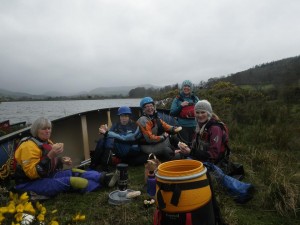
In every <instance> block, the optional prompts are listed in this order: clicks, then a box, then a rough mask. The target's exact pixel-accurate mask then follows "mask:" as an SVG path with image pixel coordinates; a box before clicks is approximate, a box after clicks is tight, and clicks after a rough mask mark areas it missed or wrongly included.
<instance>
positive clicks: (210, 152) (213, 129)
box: [191, 118, 228, 163]
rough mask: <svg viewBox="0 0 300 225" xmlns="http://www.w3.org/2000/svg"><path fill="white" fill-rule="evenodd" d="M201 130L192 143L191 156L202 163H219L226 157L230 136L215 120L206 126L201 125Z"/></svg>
mask: <svg viewBox="0 0 300 225" xmlns="http://www.w3.org/2000/svg"><path fill="white" fill-rule="evenodd" d="M203 126H204V128H203ZM199 128H200V131H198V132H197V133H196V137H195V139H194V140H193V143H192V148H191V156H192V157H194V158H195V159H198V160H200V161H209V162H213V163H217V162H218V161H220V159H221V158H222V157H224V153H225V149H226V147H227V143H228V135H227V134H226V132H225V130H224V129H222V126H221V125H220V122H218V121H216V120H215V119H213V118H212V119H210V120H209V121H208V122H207V123H205V124H201V123H199ZM201 128H203V129H201Z"/></svg>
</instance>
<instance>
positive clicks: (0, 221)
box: [0, 213, 5, 224]
mask: <svg viewBox="0 0 300 225" xmlns="http://www.w3.org/2000/svg"><path fill="white" fill-rule="evenodd" d="M4 219H5V217H4V216H3V215H2V213H0V224H1V223H2V221H3V220H4Z"/></svg>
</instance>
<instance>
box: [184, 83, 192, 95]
mask: <svg viewBox="0 0 300 225" xmlns="http://www.w3.org/2000/svg"><path fill="white" fill-rule="evenodd" d="M182 91H183V94H184V95H189V94H191V87H190V86H188V85H184V86H183V88H182Z"/></svg>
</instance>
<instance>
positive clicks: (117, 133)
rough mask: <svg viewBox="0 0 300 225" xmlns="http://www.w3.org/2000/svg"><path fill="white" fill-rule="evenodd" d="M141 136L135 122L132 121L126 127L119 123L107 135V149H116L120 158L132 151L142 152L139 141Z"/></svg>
mask: <svg viewBox="0 0 300 225" xmlns="http://www.w3.org/2000/svg"><path fill="white" fill-rule="evenodd" d="M141 136H142V134H141V132H140V130H139V127H138V125H137V124H136V123H135V122H134V121H132V120H130V121H129V122H128V124H126V125H122V124H121V123H120V122H117V123H115V124H113V126H112V127H111V129H110V130H109V131H108V132H107V133H106V134H105V137H106V142H105V148H107V149H114V150H115V152H116V154H117V155H118V156H120V157H123V156H125V155H126V154H128V153H129V152H130V151H140V148H139V146H138V140H139V139H140V138H141Z"/></svg>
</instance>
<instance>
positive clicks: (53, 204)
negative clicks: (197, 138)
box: [4, 166, 299, 225]
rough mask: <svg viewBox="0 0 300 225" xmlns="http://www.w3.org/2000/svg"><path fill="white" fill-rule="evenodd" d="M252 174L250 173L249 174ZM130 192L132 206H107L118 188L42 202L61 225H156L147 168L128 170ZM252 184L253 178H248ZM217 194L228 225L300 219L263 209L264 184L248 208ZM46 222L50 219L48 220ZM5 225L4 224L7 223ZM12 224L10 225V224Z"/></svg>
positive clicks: (275, 224)
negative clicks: (79, 218) (147, 202)
mask: <svg viewBox="0 0 300 225" xmlns="http://www.w3.org/2000/svg"><path fill="white" fill-rule="evenodd" d="M250 171H251V170H250ZM128 176H129V181H128V188H129V189H132V190H140V191H141V192H142V195H141V196H139V197H136V198H134V199H132V201H131V202H130V203H126V204H123V205H119V206H114V205H110V204H108V195H109V193H110V192H112V191H114V190H116V188H103V189H101V190H98V191H96V192H92V193H86V194H79V193H64V194H60V195H58V196H57V197H55V198H52V199H49V200H47V201H45V202H43V204H44V206H45V207H46V208H47V211H48V212H51V211H53V210H55V209H57V210H58V212H57V213H56V215H55V216H56V217H57V218H58V219H57V220H58V221H59V223H60V224H87V225H93V224H95V225H96V224H97V225H98V224H104V225H121V224H122V225H123V224H126V225H139V224H141V225H150V224H153V213H154V210H155V206H153V207H150V208H145V207H144V204H143V201H144V200H145V199H147V198H148V197H147V194H146V193H145V190H144V167H143V166H140V167H129V168H128ZM246 176H247V177H246V178H247V179H245V181H249V179H251V176H253V175H250V174H248V175H246ZM215 185H216V184H214V188H215V193H216V197H217V200H218V202H219V205H220V208H221V211H222V215H223V218H224V220H225V221H226V222H227V223H228V224H229V225H254V224H255V225H260V224H261V225H293V224H294V225H296V224H299V219H297V218H296V217H295V215H292V214H289V215H285V216H281V215H279V214H278V213H277V211H276V210H275V209H274V208H273V209H269V208H263V207H262V200H263V195H264V194H265V191H266V190H265V187H264V185H263V184H257V185H256V190H257V191H256V193H255V194H254V198H253V199H252V200H250V201H249V202H247V203H246V204H242V205H241V204H237V203H236V202H234V201H233V199H232V198H231V197H230V196H229V195H228V194H226V192H225V191H224V190H223V189H222V188H221V187H220V186H215ZM76 213H81V214H84V215H85V216H86V220H85V221H81V222H72V217H73V216H74V215H75V214H76ZM46 218H47V219H50V218H51V215H50V214H48V215H47V216H46ZM4 224H5V223H4ZM7 224H10V223H7Z"/></svg>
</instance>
